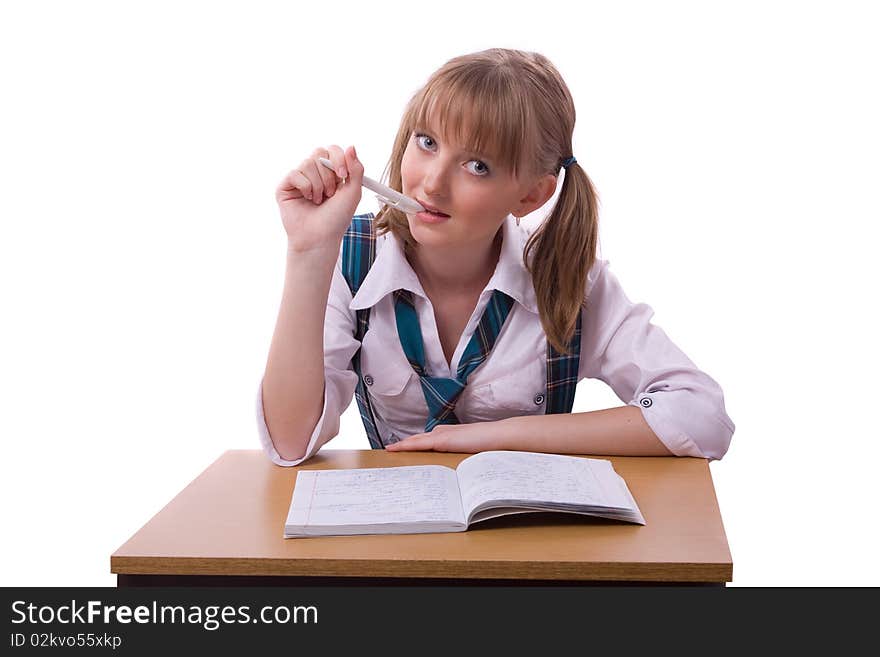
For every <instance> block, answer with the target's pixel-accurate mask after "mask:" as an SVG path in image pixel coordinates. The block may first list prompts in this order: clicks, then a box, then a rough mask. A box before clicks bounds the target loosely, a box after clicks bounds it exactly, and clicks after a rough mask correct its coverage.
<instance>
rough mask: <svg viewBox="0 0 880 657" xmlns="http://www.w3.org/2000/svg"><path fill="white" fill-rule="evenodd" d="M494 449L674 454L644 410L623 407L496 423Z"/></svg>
mask: <svg viewBox="0 0 880 657" xmlns="http://www.w3.org/2000/svg"><path fill="white" fill-rule="evenodd" d="M494 424H496V425H497V426H496V427H493V428H494V429H496V431H494V432H493V434H494V435H495V436H496V440H495V443H496V445H497V446H495V447H493V449H510V450H519V451H530V452H548V453H554V454H605V455H609V456H672V453H671V452H670V451H669V450H668V449H667V448H666V446H665V445H664V444H663V443H662V442H661V441H660V439H659V438H657V436H656V435H655V434H654V431H653V430H652V429H651V427H650V426H649V425H648V423H647V422H646V421H645V418H644V416H643V415H642V412H641V410H639V409H638V408H637V407H635V406H621V407H619V408H608V409H604V410H601V411H590V412H587V413H560V414H553V415H525V416H521V417H512V418H508V419H506V420H500V421H499V422H496V423H494Z"/></svg>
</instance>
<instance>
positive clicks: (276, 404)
mask: <svg viewBox="0 0 880 657" xmlns="http://www.w3.org/2000/svg"><path fill="white" fill-rule="evenodd" d="M336 256H337V253H335V252H333V251H332V250H324V251H320V252H315V253H297V252H293V251H289V252H288V255H287V269H286V272H285V277H284V292H283V294H282V299H281V307H280V309H279V311H278V319H277V321H276V324H275V332H274V334H273V336H272V343H271V346H270V348H269V356H268V359H267V362H266V371H265V374H264V376H263V413H264V415H265V418H266V426H267V428H268V429H269V434H270V435H271V436H272V442H273V443H274V444H275V449H276V451H277V452H278V454H279V455H280V456H281V457H282V458H285V459H297V458H300V457H301V456H302V455H303V454H304V453H305V450H306V447H307V446H308V439H309V436H310V435H311V433H312V431H313V429H314V427H315V425H316V423H317V422H318V419H319V418H320V417H321V411H322V409H323V406H324V315H325V313H326V309H327V296H328V293H329V291H330V282H331V279H332V276H333V267H334V266H335V264H336Z"/></svg>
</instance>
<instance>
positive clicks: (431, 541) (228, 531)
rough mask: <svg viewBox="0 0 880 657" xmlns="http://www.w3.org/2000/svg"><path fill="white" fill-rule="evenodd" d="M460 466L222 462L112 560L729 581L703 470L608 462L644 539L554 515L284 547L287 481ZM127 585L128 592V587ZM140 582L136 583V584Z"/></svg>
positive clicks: (131, 569) (406, 457)
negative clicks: (300, 474) (321, 473)
mask: <svg viewBox="0 0 880 657" xmlns="http://www.w3.org/2000/svg"><path fill="white" fill-rule="evenodd" d="M467 456H469V455H468V454H446V453H439V452H397V453H394V452H386V451H384V450H326V449H325V450H322V451H321V452H319V453H318V454H316V455H315V456H314V457H312V458H311V459H310V460H308V461H307V462H305V463H304V464H303V465H301V466H299V467H295V468H283V467H279V466H276V465H274V464H273V463H271V462H270V461H269V460H268V458H267V457H266V455H265V454H264V453H263V452H262V451H259V450H232V451H228V452H225V453H224V454H222V455H221V456H220V458H218V459H217V460H216V461H215V462H214V463H213V464H211V465H210V466H209V467H208V468H207V469H206V470H205V471H204V472H203V473H202V474H200V475H199V476H198V477H197V478H196V479H195V480H194V481H193V482H192V483H190V484H189V485H188V486H187V487H186V488H185V489H184V490H183V491H181V493H180V494H178V495H177V496H176V497H175V498H174V499H173V500H172V501H171V502H170V503H169V504H168V505H166V506H165V508H163V509H162V510H161V511H159V513H157V514H156V515H155V516H154V517H153V518H152V519H151V520H150V521H149V522H148V523H147V524H146V525H144V526H143V527H142V528H141V529H140V530H139V531H138V532H137V533H135V535H134V536H132V537H131V538H130V539H129V540H128V541H126V542H125V543H124V544H123V545H122V546H121V547H120V548H119V549H118V550H116V552H114V553H113V555H112V556H111V558H110V570H111V572H113V573H115V574H117V575H121V576H132V575H175V576H193V575H224V576H230V575H232V576H255V575H258V576H299V577H316V576H319V577H326V578H346V577H349V578H351V577H357V578H419V579H422V578H440V579H443V580H447V581H449V582H450V583H454V580H455V579H460V578H465V579H478V580H508V581H510V580H517V581H520V580H553V581H557V580H566V581H572V580H577V581H599V582H614V581H626V582H633V581H635V582H673V583H674V582H682V583H685V582H704V583H720V584H723V583H725V582H728V581H730V580H731V579H732V575H733V563H732V560H731V556H730V550H729V547H728V543H727V538H726V535H725V533H724V526H723V524H722V521H721V515H720V512H719V508H718V503H717V500H716V497H715V489H714V486H713V485H712V478H711V475H710V472H709V466H708V462H707V461H706V460H704V459H696V458H687V457H592V458H605V459H607V460H610V461H611V462H612V463H613V465H614V468H615V470H616V471H617V473H618V474H619V475H620V476H622V477H623V478H624V480H625V481H626V483H627V485H628V486H629V489H630V491H631V492H632V494H633V497H634V498H635V499H636V502H637V503H638V505H639V508H640V509H641V511H642V514H643V515H644V517H645V521H646V523H647V524H646V525H644V526H642V525H632V524H627V523H621V522H616V521H611V520H603V519H598V518H589V517H584V516H574V515H570V514H561V513H555V514H554V513H538V514H535V515H532V514H520V515H514V516H509V517H502V518H495V519H492V520H488V521H484V522H480V523H477V524H475V525H472V526H471V528H470V529H469V530H468V531H466V532H456V533H442V534H408V535H384V536H383V535H375V536H373V535H371V536H334V537H319V538H306V539H284V538H283V531H284V521H285V519H286V517H287V511H288V508H289V506H290V499H291V495H292V492H293V486H294V482H295V479H296V473H297V471H298V470H305V469H324V468H366V467H390V466H400V465H420V464H426V463H436V464H442V465H448V466H450V467H455V466H456V465H457V464H458V463H459V461H461V460H462V459H464V458H467ZM133 579H136V578H133ZM141 579H144V578H141Z"/></svg>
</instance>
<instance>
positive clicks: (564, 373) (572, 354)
mask: <svg viewBox="0 0 880 657" xmlns="http://www.w3.org/2000/svg"><path fill="white" fill-rule="evenodd" d="M373 218H374V215H373V214H372V213H366V214H360V215H355V216H354V217H353V218H352V221H351V225H350V226H349V228H348V231H346V233H345V236H344V237H343V239H342V273H343V276H344V277H345V280H346V282H347V283H348V287H349V289H350V290H351V294H352V296H354V295H355V294H357V291H358V290H359V289H360V286H361V283H363V281H364V279H365V278H366V276H367V273H368V272H369V271H370V267H371V266H372V264H373V260H374V259H375V257H376V234H375V231H374V227H373ZM496 293H497V292H496ZM498 294H500V293H498ZM504 296H506V295H504ZM507 299H508V300H509V297H507ZM396 301H397V300H396V299H395V311H396V308H397V303H396ZM411 301H412V299H411V298H410V304H409V307H410V308H412V303H411ZM493 302H494V297H493ZM505 303H506V302H505V301H503V300H502V301H501V302H500V304H501V305H502V306H503V305H504V304H505ZM489 305H490V306H492V305H493V304H492V303H490V304H489ZM509 311H510V307H508V308H507V311H504V317H506V316H507V313H508V312H509ZM416 320H417V318H416ZM484 320H486V314H485V313H484V315H483V319H482V320H480V325H481V326H482V324H483V321H484ZM499 320H500V321H499ZM488 321H490V322H494V323H496V324H497V327H498V331H494V329H493V328H492V327H491V326H490V327H488V328H487V329H486V330H485V332H484V333H482V337H477V336H478V335H479V334H481V328H478V329H477V331H476V332H475V333H474V336H475V337H476V339H477V341H478V342H477V344H476V345H474V344H473V343H474V339H473V338H472V339H471V342H470V343H469V344H468V348H467V349H466V350H465V354H464V355H463V356H462V359H461V364H460V365H459V371H458V372H457V373H456V379H444V381H455V380H460V379H461V376H462V373H463V371H464V370H467V374H470V373H471V372H472V371H473V370H474V369H476V368H477V367H478V366H479V365H480V363H482V362H483V360H485V357H486V355H488V353H489V351H490V350H491V348H492V347H491V345H489V344H488V340H487V339H486V338H487V337H488V335H489V334H490V333H492V332H493V331H494V334H495V337H496V338H497V336H498V332H499V331H500V327H501V325H503V323H504V318H502V317H501V309H500V308H498V309H496V310H493V311H492V314H491V315H490V318H489V320H488ZM369 323H370V309H369V308H364V309H362V310H358V311H357V323H356V326H355V332H354V337H355V338H356V339H357V340H358V342H361V341H363V338H364V335H366V333H367V330H369ZM398 332H400V329H399V327H398ZM407 334H408V333H407ZM480 341H482V342H480ZM418 344H419V345H421V353H422V356H421V361H419V359H418V358H413V359H410V358H409V354H407V358H408V359H409V360H410V363H412V362H417V363H418V362H422V363H423V362H424V344H422V343H421V332H419V342H418ZM492 344H494V338H493V339H492ZM401 345H403V346H404V352H406V350H407V349H408V348H409V349H416V350H417V349H418V348H419V347H418V346H417V345H416V344H415V343H413V344H411V345H409V346H406V345H404V343H403V342H401ZM486 347H488V348H486ZM472 348H473V350H472ZM580 348H581V317H580V315H578V318H577V325H576V327H575V332H574V335H573V336H572V339H571V342H570V343H569V345H568V352H569V353H568V354H567V355H563V354H561V353H559V352H558V351H556V350H555V349H554V348H553V347H552V346H551V345H550V343H547V391H546V395H545V396H542V395H538V396H536V397H535V403H536V404H538V403H539V398H541V399H540V403H543V404H545V406H544V412H545V413H571V409H572V407H573V404H574V393H575V388H576V386H577V381H578V363H579V361H580ZM422 367H423V366H422ZM352 368H353V369H354V371H355V372H356V373H357V375H358V384H357V388H356V389H355V399H356V400H357V403H358V408H359V409H360V413H361V420H362V421H363V423H364V429H365V430H366V432H367V438H368V440H369V441H370V447H372V448H373V449H382V448H383V447H384V445H383V442H382V440H381V438H380V437H379V432H378V430H377V429H376V420H375V416H374V413H373V408H372V405H371V404H370V395H369V393H368V392H367V386H366V384H365V383H364V378H363V373H362V371H361V366H360V349H358V351H357V352H356V353H355V355H354V356H353V357H352ZM423 369H424V368H423ZM416 371H418V370H416ZM421 379H422V377H421V375H420V380H421ZM432 385H433V386H435V387H437V388H438V393H437V395H436V401H437V403H438V405H439V404H440V399H441V398H442V399H449V398H450V397H451V396H452V395H451V394H450V393H454V392H455V389H457V388H458V387H459V386H458V385H457V384H450V383H437V384H432ZM422 390H423V392H424V390H425V386H424V384H423V386H422ZM431 394H432V395H434V393H433V392H431ZM458 394H460V391H459V393H458ZM456 398H457V396H456ZM426 400H427V395H426ZM443 407H444V408H445V402H443ZM428 408H429V409H430V408H431V403H430V402H429V403H428ZM453 411H454V403H453V408H451V409H450V410H449V415H451V416H454V412H453ZM437 415H438V416H440V415H443V416H444V417H445V418H446V419H451V418H450V417H448V416H446V415H445V414H444V412H443V411H442V410H441V411H440V412H439V413H437ZM454 421H457V420H454ZM429 422H430V418H429Z"/></svg>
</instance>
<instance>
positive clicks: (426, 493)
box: [284, 451, 645, 538]
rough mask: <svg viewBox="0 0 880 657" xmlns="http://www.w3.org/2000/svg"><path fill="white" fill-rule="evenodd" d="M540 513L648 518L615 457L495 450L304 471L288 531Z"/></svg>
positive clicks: (431, 527)
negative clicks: (453, 458) (442, 459)
mask: <svg viewBox="0 0 880 657" xmlns="http://www.w3.org/2000/svg"><path fill="white" fill-rule="evenodd" d="M535 511H559V512H563V513H573V514H581V515H588V516H599V517H602V518H611V519H615V520H621V521H624V522H631V523H637V524H640V525H644V524H645V519H644V518H643V517H642V514H641V512H640V511H639V507H638V505H637V504H636V501H635V499H633V496H632V494H631V493H630V491H629V488H628V487H627V485H626V482H625V481H624V480H623V479H622V478H621V477H620V475H618V474H617V473H616V472H615V471H614V467H613V466H612V465H611V462H610V461H607V460H605V459H593V458H585V457H579V456H561V455H558V454H543V453H538V452H515V451H490V452H481V453H479V454H474V455H473V456H469V457H468V458H466V459H464V460H463V461H461V463H459V464H458V467H457V468H455V469H453V468H448V467H446V466H442V465H413V466H403V467H390V468H360V469H352V470H300V471H299V472H298V473H297V477H296V484H295V486H294V490H293V498H292V500H291V503H290V510H289V511H288V514H287V521H286V522H285V525H284V537H285V538H301V537H307V536H346V535H352V534H417V533H430V532H461V531H466V530H467V529H468V528H469V527H470V526H471V525H472V524H473V523H475V522H480V521H481V520H486V519H488V518H495V517H497V516H503V515H508V514H513V513H530V512H535Z"/></svg>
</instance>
